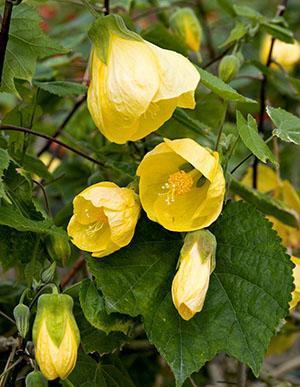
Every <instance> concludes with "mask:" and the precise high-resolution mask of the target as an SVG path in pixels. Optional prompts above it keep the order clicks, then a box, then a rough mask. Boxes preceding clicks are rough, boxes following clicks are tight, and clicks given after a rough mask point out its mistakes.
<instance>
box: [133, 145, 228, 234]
mask: <svg viewBox="0 0 300 387" xmlns="http://www.w3.org/2000/svg"><path fill="white" fill-rule="evenodd" d="M137 175H138V176H140V184H139V192H140V199H141V203H142V206H143V208H144V210H145V211H146V213H147V215H148V217H149V219H151V220H153V221H155V222H158V223H160V224H161V225H162V226H163V227H165V228H166V229H168V230H171V231H194V230H198V229H201V228H205V227H207V226H209V225H210V224H211V223H212V222H214V221H215V220H216V219H217V217H218V216H219V214H220V212H221V210H222V205H223V199H224V193H225V180H224V175H223V170H222V168H221V166H220V164H219V155H218V153H217V152H210V151H209V150H208V149H206V148H204V147H202V146H201V145H199V144H198V143H196V142H195V141H193V140H191V139H189V138H184V139H179V140H173V141H170V140H167V139H165V141H164V142H163V143H161V144H159V145H157V146H156V147H155V148H154V149H153V150H152V151H151V152H149V153H148V154H146V156H145V157H144V159H143V160H142V162H141V163H140V165H139V167H138V169H137Z"/></svg>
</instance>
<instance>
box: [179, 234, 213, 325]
mask: <svg viewBox="0 0 300 387" xmlns="http://www.w3.org/2000/svg"><path fill="white" fill-rule="evenodd" d="M216 247H217V242H216V238H215V237H214V235H213V234H212V233H211V232H209V231H207V230H200V231H194V232H192V233H189V234H187V236H186V237H185V239H184V245H183V247H182V249H181V252H180V258H179V269H178V271H177V273H176V275H175V277H174V279H173V283H172V299H173V303H174V305H175V307H176V309H177V310H178V313H179V314H180V316H181V317H182V318H183V319H184V320H190V319H191V318H192V317H193V316H194V315H195V314H196V313H197V312H200V311H201V310H202V308H203V304H204V301H205V297H206V293H207V290H208V285H209V278H210V274H211V273H212V272H213V270H214V268H215V255H216Z"/></svg>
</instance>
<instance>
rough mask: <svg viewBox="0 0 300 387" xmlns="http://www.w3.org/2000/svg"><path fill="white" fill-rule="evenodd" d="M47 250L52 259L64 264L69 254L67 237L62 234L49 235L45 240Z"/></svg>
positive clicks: (69, 248)
mask: <svg viewBox="0 0 300 387" xmlns="http://www.w3.org/2000/svg"><path fill="white" fill-rule="evenodd" d="M46 248H47V252H48V254H49V255H50V257H51V258H52V259H53V260H54V261H60V262H62V263H63V264H65V263H66V262H67V260H68V258H69V257H70V255H71V247H70V243H69V241H68V237H67V236H66V235H64V234H62V235H60V234H55V235H50V236H49V237H48V239H47V241H46Z"/></svg>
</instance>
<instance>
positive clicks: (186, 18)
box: [170, 8, 202, 52]
mask: <svg viewBox="0 0 300 387" xmlns="http://www.w3.org/2000/svg"><path fill="white" fill-rule="evenodd" d="M170 26H171V28H172V30H173V31H174V33H175V34H176V35H178V36H179V37H180V38H181V39H182V40H183V41H184V42H185V44H186V45H187V47H188V48H189V49H190V50H192V51H194V52H198V51H199V49H200V45H201V40H202V28H201V25H200V22H199V20H198V18H197V16H196V15H195V12H194V11H193V10H192V9H191V8H180V9H178V10H177V11H176V12H175V13H174V14H173V16H172V17H171V19H170Z"/></svg>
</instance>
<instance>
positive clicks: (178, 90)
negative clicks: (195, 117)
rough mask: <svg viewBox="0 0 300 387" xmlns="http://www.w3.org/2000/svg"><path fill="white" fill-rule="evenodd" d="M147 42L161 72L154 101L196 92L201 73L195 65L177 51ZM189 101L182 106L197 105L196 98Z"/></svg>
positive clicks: (191, 106) (190, 106)
mask: <svg viewBox="0 0 300 387" xmlns="http://www.w3.org/2000/svg"><path fill="white" fill-rule="evenodd" d="M146 43H147V45H148V46H149V47H150V48H151V50H152V51H153V53H154V54H155V57H156V59H157V63H158V66H159V74H160V87H159V89H158V91H157V93H156V95H155V97H154V98H153V102H155V101H160V100H162V99H171V98H176V97H180V96H181V95H182V94H185V93H188V92H194V91H195V89H196V88H197V85H198V83H199V81H200V75H199V72H198V71H197V70H196V68H195V66H194V65H193V64H192V63H191V62H190V61H189V60H188V59H187V58H185V57H184V56H183V55H181V54H178V53H177V52H174V51H170V50H165V49H163V48H160V47H157V46H155V45H154V44H152V43H149V42H146ZM187 102H188V104H187V105H186V106H182V105H181V106H182V107H186V108H192V109H193V108H194V107H195V101H194V99H193V101H192V100H189V101H187Z"/></svg>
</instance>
